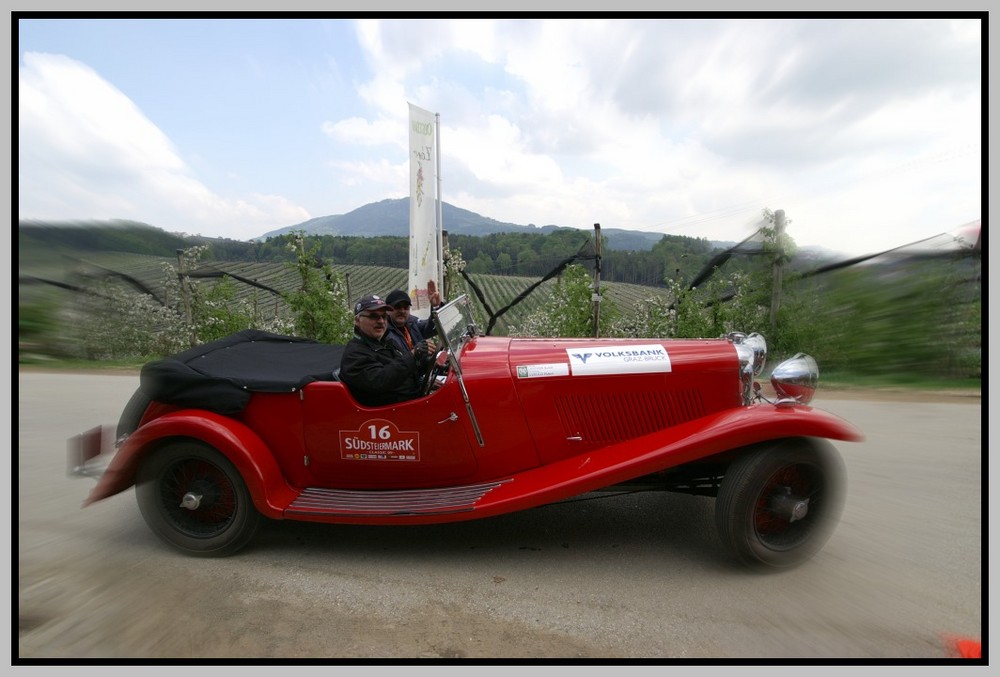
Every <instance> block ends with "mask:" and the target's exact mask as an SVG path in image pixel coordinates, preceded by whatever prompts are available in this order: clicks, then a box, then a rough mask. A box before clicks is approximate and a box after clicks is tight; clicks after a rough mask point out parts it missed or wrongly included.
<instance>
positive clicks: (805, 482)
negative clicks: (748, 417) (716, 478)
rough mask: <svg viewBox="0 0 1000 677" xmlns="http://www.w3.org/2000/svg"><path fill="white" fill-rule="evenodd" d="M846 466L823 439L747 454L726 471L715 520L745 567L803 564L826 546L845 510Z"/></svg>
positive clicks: (772, 445) (786, 443) (775, 445)
mask: <svg viewBox="0 0 1000 677" xmlns="http://www.w3.org/2000/svg"><path fill="white" fill-rule="evenodd" d="M843 495H844V467H843V461H842V460H841V458H840V456H839V454H838V453H837V451H836V450H835V449H834V448H833V447H832V446H831V445H830V444H829V443H828V442H826V441H825V440H813V439H808V440H807V439H789V440H781V441H778V442H772V443H768V444H763V445H759V446H755V447H751V448H749V449H747V450H746V452H745V453H744V454H742V455H741V456H740V457H738V458H737V459H736V460H734V461H733V462H732V463H731V464H730V466H729V468H728V469H727V470H726V474H725V477H723V479H722V484H721V486H720V487H719V495H718V497H717V498H716V503H715V522H716V527H717V528H718V531H719V536H720V538H721V539H722V542H723V544H724V545H725V546H726V548H727V549H728V550H729V551H730V552H731V553H732V554H733V555H734V556H735V557H736V559H738V560H739V561H740V562H742V563H744V564H748V565H751V566H755V567H760V568H764V569H768V568H772V569H781V568H788V567H793V566H796V565H798V564H801V563H802V562H804V561H805V560H807V559H809V558H810V557H812V556H813V555H814V554H815V553H816V552H817V551H818V550H819V549H820V548H822V547H823V545H824V544H825V543H826V541H827V539H828V538H829V536H830V533H831V532H832V530H833V527H834V526H836V523H837V521H838V520H839V518H840V513H841V510H842V508H843Z"/></svg>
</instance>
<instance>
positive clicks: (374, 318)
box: [361, 313, 385, 322]
mask: <svg viewBox="0 0 1000 677" xmlns="http://www.w3.org/2000/svg"><path fill="white" fill-rule="evenodd" d="M361 317H367V318H368V319H369V320H371V321H372V322H378V321H379V320H382V321H384V320H385V313H361Z"/></svg>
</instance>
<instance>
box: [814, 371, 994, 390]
mask: <svg viewBox="0 0 1000 677" xmlns="http://www.w3.org/2000/svg"><path fill="white" fill-rule="evenodd" d="M819 380H820V385H825V386H827V387H830V388H859V389H866V388H868V389H878V388H894V389H904V390H914V391H917V390H982V387H983V383H982V380H981V379H977V378H940V379H935V378H931V377H928V376H926V375H914V374H877V375H871V374H846V373H842V372H839V373H837V372H831V373H826V374H824V373H823V372H822V371H820V377H819Z"/></svg>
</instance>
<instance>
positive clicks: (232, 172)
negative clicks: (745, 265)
mask: <svg viewBox="0 0 1000 677" xmlns="http://www.w3.org/2000/svg"><path fill="white" fill-rule="evenodd" d="M981 30H982V25H981V22H980V21H979V20H978V19H961V20H958V19H945V18H935V19H920V18H914V17H907V16H906V15H900V16H899V17H895V18H888V19H868V18H847V17H844V18H836V17H834V18H822V19H809V18H806V19H768V18H735V17H731V18H725V17H723V18H708V19H691V18H679V17H671V16H670V15H661V16H660V17H658V18H643V19H628V20H626V19H597V18H578V19H568V20H538V19H514V20H494V19H478V18H477V19H444V20H431V19H400V20H391V21H390V20H353V19H344V18H336V19H325V20H324V19H297V18H296V19H293V18H285V19H273V18H272V19H249V18H237V17H236V16H235V15H234V16H233V17H232V18H219V19H209V20H204V19H164V18H155V19H110V20H100V19H93V18H80V19H52V18H45V19H30V20H26V19H20V20H19V21H18V23H17V49H18V197H17V205H18V215H19V217H20V218H21V219H42V220H90V219H132V220H136V221H142V222H145V223H149V224H151V225H153V226H157V227H160V228H164V229H166V230H170V231H180V232H186V233H192V234H195V233H199V234H202V235H208V236H218V237H229V238H234V239H239V240H248V239H251V238H254V237H258V236H260V235H261V234H263V233H265V232H267V231H270V230H274V229H276V228H281V227H284V226H290V225H294V224H298V223H301V222H302V221H305V220H307V219H310V218H314V217H319V216H327V215H331V214H343V213H345V212H348V211H351V210H352V209H355V208H357V207H360V206H362V205H364V204H367V203H369V202H375V201H378V200H382V199H385V198H400V197H405V196H406V194H407V190H408V178H407V177H408V173H407V168H408V153H407V115H408V107H407V104H408V103H413V104H416V105H417V106H420V107H422V108H425V109H427V110H429V111H432V112H436V113H439V114H440V119H441V164H442V172H441V173H442V198H443V199H444V200H445V201H446V202H448V203H450V204H453V205H455V206H458V207H461V208H464V209H469V210H471V211H474V212H477V213H479V214H482V215H484V216H488V217H491V218H494V219H498V220H500V221H509V222H513V223H519V224H529V223H533V224H536V225H546V224H557V225H563V226H574V227H579V228H587V229H590V228H591V227H592V225H593V224H594V223H600V224H601V225H602V226H603V227H605V228H626V229H630V230H642V231H652V232H662V233H673V234H678V235H688V236H692V237H706V238H709V239H718V240H741V239H743V238H744V237H746V236H747V235H749V234H751V233H752V232H753V231H754V230H755V229H756V227H757V223H758V222H759V219H760V214H761V210H762V209H764V208H769V209H784V210H785V213H786V216H787V218H788V219H789V220H790V221H791V223H790V225H789V228H788V232H789V234H790V235H791V236H792V237H793V238H794V239H795V241H796V242H797V243H798V244H799V245H800V246H809V245H819V246H824V247H828V248H830V249H833V250H836V251H840V252H843V253H845V254H865V253H873V252H877V251H882V250H885V249H889V248H892V247H895V246H899V245H903V244H907V243H910V242H915V241H918V240H920V239H923V238H927V237H931V236H935V235H938V234H940V233H944V232H950V231H953V230H955V229H957V228H959V227H961V226H963V225H965V224H968V223H970V222H973V221H977V220H979V219H980V218H981V216H982V214H981V211H982V185H983V180H982V139H983V127H982V115H981V111H982V106H983V101H982V93H983V91H984V86H983V81H982V56H983V52H982V32H981ZM445 228H447V224H445Z"/></svg>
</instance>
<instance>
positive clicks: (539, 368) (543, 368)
mask: <svg viewBox="0 0 1000 677" xmlns="http://www.w3.org/2000/svg"><path fill="white" fill-rule="evenodd" d="M546 376H569V365H568V364H563V363H562V362H554V363H552V364H519V365H517V377H518V378H544V377H546Z"/></svg>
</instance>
